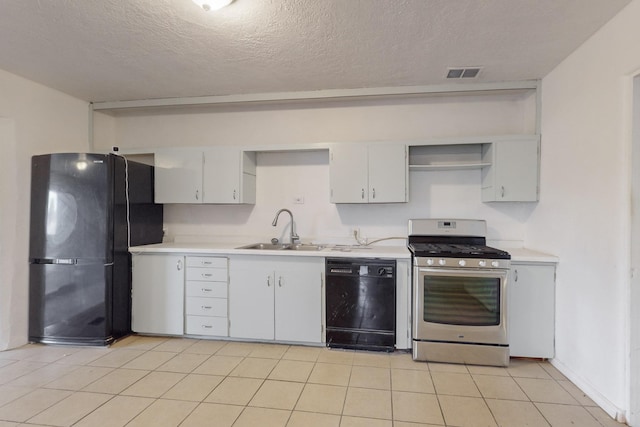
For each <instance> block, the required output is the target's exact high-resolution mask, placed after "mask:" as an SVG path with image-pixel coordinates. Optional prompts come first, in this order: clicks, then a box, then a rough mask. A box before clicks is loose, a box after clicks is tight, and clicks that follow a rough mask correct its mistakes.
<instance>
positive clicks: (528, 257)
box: [504, 248, 559, 263]
mask: <svg viewBox="0 0 640 427" xmlns="http://www.w3.org/2000/svg"><path fill="white" fill-rule="evenodd" d="M504 250H505V251H507V252H509V253H510V254H511V262H538V263H558V261H559V259H558V257H557V256H555V255H551V254H547V253H544V252H539V251H534V250H532V249H527V248H505V249H504Z"/></svg>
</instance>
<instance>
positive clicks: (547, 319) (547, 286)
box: [507, 263, 555, 358]
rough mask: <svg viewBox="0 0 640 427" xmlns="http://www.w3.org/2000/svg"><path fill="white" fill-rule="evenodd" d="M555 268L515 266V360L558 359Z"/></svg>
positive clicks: (511, 314) (511, 290)
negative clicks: (556, 345)
mask: <svg viewBox="0 0 640 427" xmlns="http://www.w3.org/2000/svg"><path fill="white" fill-rule="evenodd" d="M554 276H555V266H553V265H547V264H540V265H533V264H517V263H513V264H512V265H511V273H510V276H509V277H510V282H509V286H508V291H507V292H508V302H509V305H508V308H507V310H508V311H507V316H508V322H507V328H508V331H509V349H510V353H511V356H516V357H541V358H552V357H553V356H554V337H555V277H554Z"/></svg>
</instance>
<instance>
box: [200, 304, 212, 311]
mask: <svg viewBox="0 0 640 427" xmlns="http://www.w3.org/2000/svg"><path fill="white" fill-rule="evenodd" d="M212 308H213V307H211V306H210V305H203V306H202V309H203V310H211V309H212Z"/></svg>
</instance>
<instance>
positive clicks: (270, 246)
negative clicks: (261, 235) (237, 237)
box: [236, 243, 324, 251]
mask: <svg viewBox="0 0 640 427" xmlns="http://www.w3.org/2000/svg"><path fill="white" fill-rule="evenodd" d="M236 249H256V250H271V251H282V250H289V251H320V250H322V249H324V246H322V245H312V244H305V243H296V244H295V245H292V244H290V243H275V244H274V243H252V244H250V245H246V246H240V247H239V248H236Z"/></svg>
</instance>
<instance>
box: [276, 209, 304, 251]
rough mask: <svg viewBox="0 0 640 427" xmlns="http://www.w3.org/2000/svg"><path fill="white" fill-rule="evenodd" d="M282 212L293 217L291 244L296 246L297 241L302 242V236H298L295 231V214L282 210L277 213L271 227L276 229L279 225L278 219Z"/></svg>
mask: <svg viewBox="0 0 640 427" xmlns="http://www.w3.org/2000/svg"><path fill="white" fill-rule="evenodd" d="M282 212H286V213H288V214H289V216H290V217H291V244H292V245H293V244H295V243H296V240H300V236H298V235H297V234H296V231H295V229H294V228H293V214H292V213H291V211H290V210H289V209H280V210H279V211H278V212H277V213H276V217H275V218H274V219H273V222H272V223H271V225H273V226H274V227H275V226H276V225H278V217H279V216H280V214H281V213H282Z"/></svg>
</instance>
